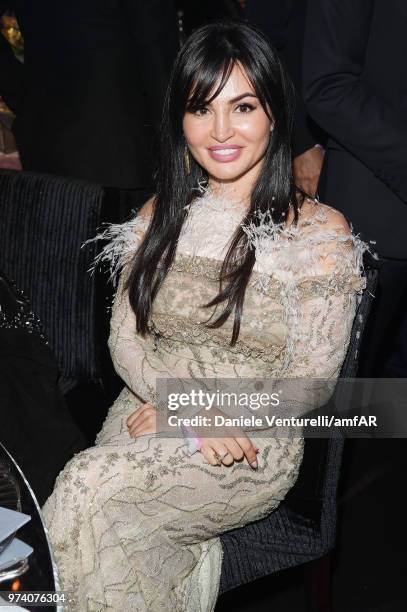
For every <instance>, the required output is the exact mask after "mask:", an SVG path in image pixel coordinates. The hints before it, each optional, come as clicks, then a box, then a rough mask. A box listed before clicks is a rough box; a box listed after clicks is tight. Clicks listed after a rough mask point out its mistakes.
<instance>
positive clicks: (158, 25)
mask: <svg viewBox="0 0 407 612" xmlns="http://www.w3.org/2000/svg"><path fill="white" fill-rule="evenodd" d="M122 9H123V12H124V15H125V18H126V20H127V24H128V27H129V29H130V32H131V36H132V39H133V42H134V61H135V62H138V66H139V71H140V73H141V74H142V76H143V81H144V83H143V87H144V90H145V91H146V93H147V98H148V102H149V105H150V109H149V110H150V114H151V116H152V119H153V122H154V124H155V126H158V124H159V121H160V118H161V111H162V104H163V100H164V95H165V90H166V87H167V84H168V80H169V76H170V73H171V68H172V64H173V62H174V59H175V56H176V54H177V51H178V36H177V15H176V11H175V7H174V3H173V1H172V0H148V2H145V1H144V0H122ZM130 78H131V77H130Z"/></svg>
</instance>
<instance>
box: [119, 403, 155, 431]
mask: <svg viewBox="0 0 407 612" xmlns="http://www.w3.org/2000/svg"><path fill="white" fill-rule="evenodd" d="M126 423H127V427H128V428H129V434H130V436H131V437H132V438H138V437H139V436H144V435H145V434H151V433H156V431H157V409H156V408H154V406H152V405H151V404H143V405H142V406H140V407H139V408H137V410H135V411H134V412H132V414H131V415H130V416H129V417H128V419H127V421H126Z"/></svg>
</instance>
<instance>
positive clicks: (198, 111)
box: [194, 106, 209, 117]
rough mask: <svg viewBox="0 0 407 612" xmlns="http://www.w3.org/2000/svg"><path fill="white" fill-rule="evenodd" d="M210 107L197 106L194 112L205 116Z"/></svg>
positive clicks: (199, 115)
mask: <svg viewBox="0 0 407 612" xmlns="http://www.w3.org/2000/svg"><path fill="white" fill-rule="evenodd" d="M208 112H209V111H208V109H207V108H206V107H205V106H202V107H201V108H197V109H196V110H195V111H194V114H195V115H197V116H198V117H203V116H204V115H206V114H207V113H208Z"/></svg>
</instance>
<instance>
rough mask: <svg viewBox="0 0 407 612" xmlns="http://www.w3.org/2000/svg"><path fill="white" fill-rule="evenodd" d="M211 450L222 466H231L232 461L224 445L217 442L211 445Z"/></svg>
mask: <svg viewBox="0 0 407 612" xmlns="http://www.w3.org/2000/svg"><path fill="white" fill-rule="evenodd" d="M213 449H214V451H215V453H216V455H215V457H216V458H217V459H218V460H220V461H221V462H222V463H223V464H224V465H232V463H233V461H234V459H233V456H232V454H231V452H230V451H229V449H228V448H227V447H226V445H225V444H223V443H222V442H221V441H220V440H219V441H218V443H216V444H214V445H213Z"/></svg>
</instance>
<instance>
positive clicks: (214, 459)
mask: <svg viewBox="0 0 407 612" xmlns="http://www.w3.org/2000/svg"><path fill="white" fill-rule="evenodd" d="M201 414H204V415H205V416H209V417H212V418H213V417H214V416H215V414H220V415H223V413H222V412H221V411H220V410H218V409H217V408H211V410H210V411H209V412H206V411H204V412H203V413H201ZM211 429H212V431H213V432H216V437H208V433H210V432H211ZM194 432H195V433H196V434H197V436H198V437H199V439H200V443H201V447H200V449H199V451H200V452H201V453H202V454H203V456H204V457H205V459H206V460H207V461H208V463H210V464H211V465H221V464H223V465H227V466H229V465H233V463H234V462H235V461H242V460H243V459H244V458H246V459H247V462H248V464H249V465H250V467H251V468H253V469H254V470H255V469H257V466H258V464H257V453H258V452H259V449H258V448H257V447H255V446H254V444H253V443H252V441H251V440H250V439H249V438H248V437H247V435H246V433H245V432H244V431H243V430H242V429H240V428H239V427H213V428H208V427H197V428H195V427H194Z"/></svg>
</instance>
